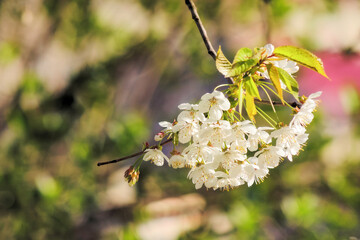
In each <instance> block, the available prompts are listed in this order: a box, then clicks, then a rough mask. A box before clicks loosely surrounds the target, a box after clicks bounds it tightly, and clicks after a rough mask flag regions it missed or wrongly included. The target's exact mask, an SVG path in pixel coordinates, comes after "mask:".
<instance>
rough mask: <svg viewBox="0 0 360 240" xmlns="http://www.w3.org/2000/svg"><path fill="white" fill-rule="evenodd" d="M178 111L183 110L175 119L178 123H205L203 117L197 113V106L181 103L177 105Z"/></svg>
mask: <svg viewBox="0 0 360 240" xmlns="http://www.w3.org/2000/svg"><path fill="white" fill-rule="evenodd" d="M179 109H181V110H184V111H182V112H181V113H180V114H179V116H178V118H177V120H178V121H179V122H193V121H195V122H196V121H202V122H203V121H205V116H204V114H203V113H201V112H199V105H197V104H189V103H182V104H180V105H179Z"/></svg>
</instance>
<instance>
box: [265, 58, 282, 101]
mask: <svg viewBox="0 0 360 240" xmlns="http://www.w3.org/2000/svg"><path fill="white" fill-rule="evenodd" d="M266 67H267V70H268V73H269V77H270V80H271V82H272V83H273V85H274V87H275V89H276V91H277V93H278V94H279V98H280V99H281V102H282V103H284V98H283V92H282V88H281V83H280V76H279V71H278V68H277V67H275V66H274V65H273V64H271V63H270V64H268V65H266Z"/></svg>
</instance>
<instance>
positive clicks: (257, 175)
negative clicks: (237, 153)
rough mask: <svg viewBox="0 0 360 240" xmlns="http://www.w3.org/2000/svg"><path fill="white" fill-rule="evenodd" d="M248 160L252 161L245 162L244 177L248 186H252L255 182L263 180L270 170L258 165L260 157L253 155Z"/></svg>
mask: <svg viewBox="0 0 360 240" xmlns="http://www.w3.org/2000/svg"><path fill="white" fill-rule="evenodd" d="M248 161H249V162H250V163H247V164H245V165H244V167H243V168H244V172H243V176H242V178H243V179H244V180H245V181H246V182H247V184H248V187H250V186H251V185H253V184H254V182H256V183H259V182H261V181H262V180H263V178H264V177H265V176H266V175H267V174H268V172H269V170H268V169H266V168H261V167H260V166H258V159H257V158H256V157H251V158H249V159H248Z"/></svg>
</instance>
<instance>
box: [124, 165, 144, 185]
mask: <svg viewBox="0 0 360 240" xmlns="http://www.w3.org/2000/svg"><path fill="white" fill-rule="evenodd" d="M139 175H140V171H139V170H135V169H134V166H131V167H129V168H128V169H127V170H126V171H125V173H124V178H125V180H126V181H127V182H128V183H129V185H130V187H132V186H134V185H135V183H137V181H138V180H139Z"/></svg>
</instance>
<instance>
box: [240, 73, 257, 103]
mask: <svg viewBox="0 0 360 240" xmlns="http://www.w3.org/2000/svg"><path fill="white" fill-rule="evenodd" d="M244 84H245V91H246V93H247V94H250V95H251V96H253V97H257V98H258V99H260V100H261V98H260V94H259V90H258V88H257V86H256V84H255V82H254V80H253V79H252V77H251V76H248V77H246V78H244Z"/></svg>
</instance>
